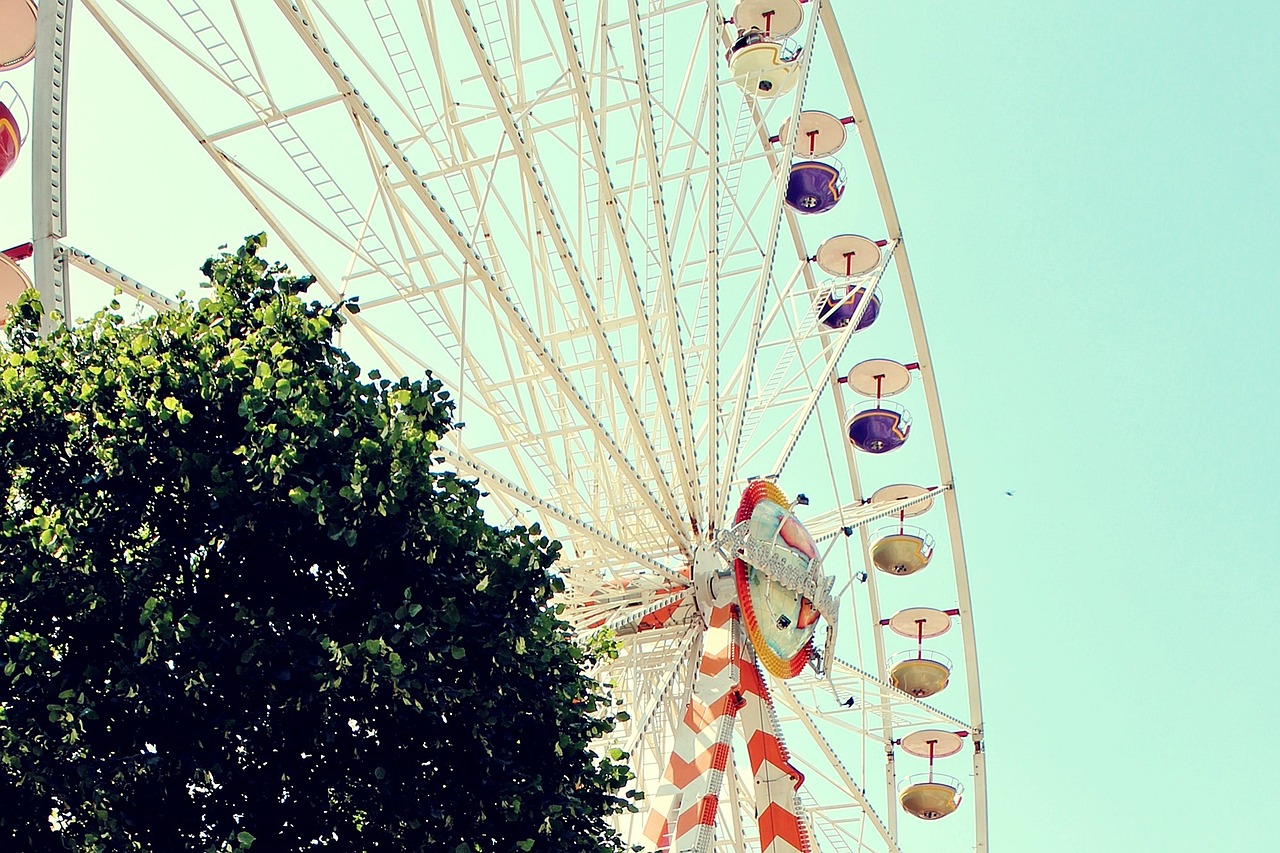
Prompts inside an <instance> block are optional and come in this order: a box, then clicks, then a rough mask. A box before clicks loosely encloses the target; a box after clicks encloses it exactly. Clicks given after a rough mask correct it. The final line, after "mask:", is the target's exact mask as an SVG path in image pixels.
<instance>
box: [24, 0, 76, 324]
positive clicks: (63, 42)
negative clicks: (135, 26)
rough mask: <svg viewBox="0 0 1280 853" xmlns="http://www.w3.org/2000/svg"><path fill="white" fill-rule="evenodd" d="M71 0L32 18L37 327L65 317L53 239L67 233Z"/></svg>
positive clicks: (50, 1)
mask: <svg viewBox="0 0 1280 853" xmlns="http://www.w3.org/2000/svg"><path fill="white" fill-rule="evenodd" d="M70 24H71V0H44V2H42V3H41V4H40V8H39V11H38V12H37V13H36V60H35V78H36V79H35V98H34V105H33V109H32V113H31V136H32V140H33V143H34V145H33V148H34V150H33V151H32V157H31V193H32V196H33V197H34V198H33V200H32V201H33V205H32V214H33V215H32V227H33V231H34V234H33V235H32V237H33V239H32V242H33V244H34V249H35V251H34V256H35V274H36V276H35V278H36V289H37V290H39V291H40V301H41V302H42V303H43V304H44V308H45V319H44V322H43V328H44V330H45V331H46V332H47V331H48V330H49V327H50V325H51V321H50V318H49V315H50V312H52V311H57V312H58V313H59V314H61V315H62V316H63V317H66V316H67V315H68V314H70V312H71V300H70V299H69V298H68V294H67V277H66V267H65V265H64V263H63V260H62V257H61V255H60V253H59V252H58V249H57V245H58V239H59V238H61V237H64V236H65V235H66V233H67V225H66V218H65V216H64V207H63V206H64V204H65V201H66V198H65V196H66V193H65V189H66V155H65V150H66V149H65V148H64V145H63V143H64V140H65V136H66V113H67V109H66V106H67V49H68V45H69V43H70V38H71V28H70Z"/></svg>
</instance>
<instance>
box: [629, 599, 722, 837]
mask: <svg viewBox="0 0 1280 853" xmlns="http://www.w3.org/2000/svg"><path fill="white" fill-rule="evenodd" d="M708 621H709V622H710V626H709V627H708V628H707V630H706V631H705V632H704V634H703V652H702V659H701V660H700V661H699V662H698V673H697V676H696V677H695V679H694V684H693V696H692V697H691V698H690V700H689V705H688V707H687V708H686V709H685V713H684V717H683V719H682V720H681V723H680V725H679V727H678V728H677V729H676V733H675V744H674V748H673V749H672V752H671V757H670V758H669V759H668V761H667V767H666V770H665V771H664V773H663V777H662V778H663V782H662V784H661V785H660V786H659V787H658V791H657V794H656V796H655V797H654V803H653V807H652V811H651V812H650V814H649V817H648V819H647V821H646V822H645V836H646V837H647V838H648V839H649V840H650V841H651V842H653V844H654V845H655V846H656V847H657V848H658V849H659V850H669V849H671V847H672V843H673V842H674V843H675V845H676V846H677V849H679V850H706V849H708V848H709V846H710V844H711V841H712V839H713V830H714V824H715V818H716V809H717V807H718V805H719V795H720V785H721V783H722V782H723V780H724V774H725V770H726V768H727V767H728V765H729V760H730V751H729V750H730V746H729V741H730V738H731V737H732V736H733V720H734V718H735V717H736V715H737V713H738V710H739V709H740V708H741V707H742V706H743V699H742V696H741V694H740V692H739V690H738V679H739V675H740V667H739V658H738V650H739V645H740V643H739V637H740V634H741V630H742V628H741V624H740V623H739V621H738V611H737V607H736V606H735V605H733V604H727V605H724V606H723V607H717V608H715V609H714V610H712V612H711V614H710V618H709V620H708Z"/></svg>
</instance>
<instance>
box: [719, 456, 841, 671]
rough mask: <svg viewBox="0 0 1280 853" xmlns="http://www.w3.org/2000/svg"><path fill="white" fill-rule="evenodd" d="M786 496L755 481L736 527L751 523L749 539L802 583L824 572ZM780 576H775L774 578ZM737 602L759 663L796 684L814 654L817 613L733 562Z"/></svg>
mask: <svg viewBox="0 0 1280 853" xmlns="http://www.w3.org/2000/svg"><path fill="white" fill-rule="evenodd" d="M788 505H789V504H788V501H787V499H786V497H785V496H784V495H783V493H782V490H781V489H779V488H778V487H777V486H775V485H774V484H773V483H771V482H769V481H767V480H756V481H755V482H753V483H751V484H750V485H749V486H747V488H746V491H745V492H743V495H742V501H741V502H740V503H739V504H738V512H737V515H736V516H735V521H734V523H735V524H741V523H742V522H744V521H747V522H749V524H748V527H747V535H748V537H749V538H750V539H752V540H754V542H755V543H756V544H757V545H759V544H763V545H766V546H768V547H767V550H766V553H768V555H769V560H770V561H772V562H775V563H777V564H779V565H781V566H784V567H785V568H786V571H787V572H788V573H791V574H794V575H795V576H799V577H804V576H809V575H813V574H815V573H819V572H821V565H822V564H821V561H820V560H819V559H818V546H817V544H816V543H815V542H814V541H813V537H812V536H810V535H809V531H808V530H806V529H805V527H804V525H803V524H801V523H800V521H799V520H798V519H797V518H796V517H795V516H794V515H792V513H791V511H790V510H789V509H788V508H787V507H788ZM775 574H776V572H775ZM734 577H735V581H736V584H737V588H738V600H739V603H740V605H741V607H742V617H743V624H744V626H745V627H746V632H747V637H748V639H750V641H751V645H752V647H753V648H754V649H755V651H756V656H757V657H758V658H759V660H760V663H761V664H762V665H763V666H764V668H765V669H767V670H768V671H769V672H770V673H771V674H773V675H774V676H776V677H778V678H792V677H794V676H796V675H798V674H799V673H800V671H801V670H803V669H804V666H805V664H806V663H808V662H809V657H810V656H811V655H812V653H813V635H814V632H815V631H816V630H817V622H818V611H817V609H816V608H815V607H814V605H813V602H811V601H809V599H807V598H805V597H804V596H803V595H801V594H800V592H799V591H798V590H796V589H793V588H791V587H790V586H788V585H786V584H784V583H782V582H781V581H780V580H778V579H777V578H776V577H775V576H774V575H773V574H771V573H770V572H768V571H765V570H764V569H762V568H760V567H757V566H756V565H753V564H752V563H751V562H750V558H748V559H739V560H735V561H734Z"/></svg>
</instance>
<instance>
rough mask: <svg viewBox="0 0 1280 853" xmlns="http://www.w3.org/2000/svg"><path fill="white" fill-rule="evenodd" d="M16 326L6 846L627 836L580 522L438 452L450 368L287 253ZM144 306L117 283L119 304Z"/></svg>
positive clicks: (5, 431) (7, 601)
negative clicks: (594, 659) (285, 262)
mask: <svg viewBox="0 0 1280 853" xmlns="http://www.w3.org/2000/svg"><path fill="white" fill-rule="evenodd" d="M264 242H265V240H264V237H263V236H261V235H259V236H258V237H252V238H249V239H248V240H247V242H246V244H245V246H243V247H242V248H240V249H239V250H238V251H237V252H235V253H234V254H229V253H222V254H221V255H220V256H219V257H217V258H213V259H210V261H209V262H208V263H207V264H206V265H205V267H204V272H205V274H206V276H208V277H209V279H210V280H211V283H212V292H211V295H210V296H209V297H208V298H205V299H201V300H200V302H199V304H198V305H194V304H191V303H188V302H184V303H183V304H182V305H181V307H179V308H178V309H176V310H173V311H170V312H167V313H164V314H161V315H159V316H156V317H152V318H149V319H147V320H144V321H139V322H126V321H125V320H124V319H123V318H122V317H121V316H120V315H119V314H118V313H112V311H104V312H101V313H99V314H97V315H95V316H94V317H93V318H92V319H90V320H88V321H86V322H85V323H83V324H80V325H69V326H63V327H61V328H59V329H58V330H56V331H54V332H53V333H52V334H51V335H50V336H49V337H48V338H46V339H40V338H39V337H38V336H37V333H36V330H37V328H38V320H39V312H40V306H39V303H38V302H37V301H36V300H35V298H34V295H33V294H29V295H28V296H26V297H24V298H23V300H22V301H21V302H20V303H19V305H18V306H17V309H16V314H15V318H14V319H13V320H12V321H11V323H10V327H9V329H8V330H7V332H8V338H9V347H8V348H7V349H0V500H2V501H3V502H4V511H3V518H2V520H0V640H3V649H2V650H0V667H3V675H2V676H0V803H2V804H3V805H2V806H0V848H3V849H6V850H49V849H59V848H65V849H72V850H77V851H98V850H111V851H116V850H157V851H159V850H206V851H233V850H244V849H248V848H250V847H252V848H254V849H255V850H267V851H288V850H301V849H309V848H311V847H314V846H317V845H319V846H328V847H330V848H333V849H340V850H397V851H398V850H432V851H437V850H439V851H451V853H452V851H459V853H460V852H461V851H472V850H474V851H480V850H484V851H504V850H523V851H528V850H533V851H555V852H556V853H559V851H600V850H619V849H621V846H620V842H619V841H618V839H617V838H616V837H615V836H614V835H613V833H612V832H611V831H609V830H607V829H606V828H605V824H604V822H603V817H604V816H605V815H606V814H608V813H612V812H615V811H618V810H620V809H624V808H627V807H628V806H627V803H626V801H625V800H624V799H622V798H620V797H619V796H618V794H617V792H618V791H619V790H620V789H621V787H622V786H623V785H624V783H625V781H626V778H627V771H626V769H625V768H624V767H623V766H621V765H620V764H618V763H615V762H613V761H611V760H609V759H607V758H604V759H602V758H598V757H597V756H595V755H594V754H593V753H592V752H591V751H590V750H589V748H588V742H589V741H591V740H592V739H593V738H596V737H598V736H600V735H601V734H604V733H607V732H608V731H609V730H610V729H611V728H612V725H613V717H612V716H611V712H610V710H609V700H608V698H607V697H606V696H605V695H604V694H603V693H602V691H601V689H600V688H599V687H598V686H597V685H596V684H595V683H594V682H592V681H590V680H589V679H587V678H586V677H584V676H583V674H582V672H583V665H584V664H585V663H587V662H589V660H590V658H591V656H592V655H595V654H607V653H608V651H607V650H603V651H602V650H601V649H595V650H586V649H584V648H583V647H581V646H579V645H578V644H577V643H576V642H575V641H574V639H573V637H572V635H571V634H570V633H569V630H568V628H567V626H566V625H565V624H564V623H563V622H562V621H560V620H559V619H558V618H557V617H556V615H555V610H554V608H553V607H552V606H550V605H549V603H548V602H549V599H550V597H551V596H552V595H553V594H554V592H555V591H557V589H558V584H559V581H558V580H557V579H556V578H555V576H554V574H553V573H549V571H548V570H549V568H550V567H551V565H552V563H553V561H554V559H555V557H556V554H557V551H558V547H559V546H558V544H557V543H551V542H548V541H547V540H546V539H545V538H541V537H540V536H539V533H538V531H537V529H536V527H535V528H534V529H532V530H525V529H521V528H516V529H514V530H507V531H503V530H499V529H496V528H494V527H492V526H490V525H488V524H486V523H485V520H484V518H483V516H482V514H481V511H480V510H479V509H478V508H477V500H478V498H479V493H478V492H477V490H476V488H475V487H474V485H473V484H471V483H469V482H467V481H464V480H462V479H459V478H458V477H457V476H455V475H454V474H452V473H448V472H444V471H439V470H436V469H435V468H434V467H433V462H432V453H433V451H434V448H435V447H436V443H437V441H439V439H440V437H441V435H442V434H443V433H444V432H445V431H446V430H447V429H448V428H449V423H450V421H449V418H450V413H451V404H450V402H449V401H448V399H447V397H448V395H447V393H446V392H444V391H442V389H441V385H440V383H439V382H438V381H437V380H435V379H432V378H431V377H430V375H428V376H427V377H426V378H425V380H421V381H410V380H408V379H400V380H398V381H391V380H388V379H382V378H381V377H379V376H378V375H377V374H376V373H373V374H370V376H371V377H372V381H366V380H365V379H364V378H362V374H361V371H360V369H359V368H358V367H357V366H356V365H355V364H354V363H352V362H351V360H350V359H349V358H348V357H347V356H346V355H345V354H344V353H343V352H342V351H341V350H339V349H338V348H336V347H335V345H334V334H335V332H336V331H337V330H338V329H339V328H340V327H341V326H342V324H343V313H342V312H343V311H344V310H354V306H353V305H351V304H350V303H346V304H339V305H323V304H321V303H318V302H310V303H307V302H305V301H304V300H303V299H301V298H300V294H301V293H302V292H303V291H304V290H305V288H306V286H307V285H308V284H309V283H310V280H309V279H305V278H304V279H295V278H292V277H290V276H289V275H288V273H287V270H286V269H285V268H284V267H282V266H279V265H268V264H267V263H265V262H264V261H263V260H261V259H259V258H258V257H257V252H258V249H259V248H260V247H261V246H262V245H263V243H264ZM113 310H118V306H113Z"/></svg>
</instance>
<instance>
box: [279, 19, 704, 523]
mask: <svg viewBox="0 0 1280 853" xmlns="http://www.w3.org/2000/svg"><path fill="white" fill-rule="evenodd" d="M277 6H278V8H279V9H280V10H281V11H282V12H283V13H284V15H285V17H286V18H287V19H288V20H289V22H290V23H291V25H292V26H293V27H294V29H295V30H296V31H297V32H298V34H299V36H300V37H302V38H303V39H304V41H305V42H306V44H307V45H308V48H309V50H310V51H311V52H312V54H313V55H314V56H315V57H316V59H317V61H319V62H320V64H321V66H322V68H323V70H324V71H325V72H326V73H327V74H328V76H329V77H330V79H331V82H332V84H333V85H334V86H336V87H337V88H338V89H339V91H343V92H345V93H346V94H348V95H353V94H354V87H353V86H352V84H351V83H350V81H349V80H348V79H347V78H346V76H345V75H344V74H343V73H342V69H341V67H340V65H339V64H338V62H337V60H334V59H333V58H332V57H331V56H330V55H329V54H328V52H327V48H326V46H325V44H324V41H323V39H322V38H321V36H320V33H318V32H316V31H315V30H314V29H313V28H312V26H311V24H310V23H304V20H305V19H304V17H303V13H302V12H301V11H299V10H298V9H296V8H293V7H290V6H288V4H286V3H284V2H283V0H280V2H278V3H277ZM350 108H351V110H352V112H353V114H355V115H356V116H357V117H358V118H359V119H360V120H361V123H362V124H364V126H365V127H366V128H367V129H369V130H371V131H375V132H374V134H373V135H374V136H375V138H376V139H377V141H378V143H379V145H380V147H381V149H382V151H383V154H384V156H386V157H387V159H389V160H390V161H391V162H392V164H393V165H394V166H395V167H396V168H397V169H398V170H399V171H400V172H401V174H402V175H403V177H404V179H405V180H406V181H407V182H409V183H408V188H409V190H410V191H411V192H412V194H413V195H414V196H415V197H416V198H417V201H418V202H419V203H420V204H422V205H423V206H424V207H426V208H427V212H428V213H429V214H430V216H431V217H432V219H434V221H435V224H436V226H437V227H438V228H439V229H440V230H441V231H442V232H444V233H445V234H446V235H448V237H449V238H450V239H451V241H452V242H453V244H454V247H455V248H456V249H457V250H458V251H459V252H460V253H461V254H462V256H463V259H464V261H465V263H466V264H467V265H468V266H469V267H470V268H471V271H472V273H473V274H474V275H475V276H476V277H477V279H478V280H479V281H480V282H482V283H483V285H484V287H485V288H486V290H487V291H488V295H489V297H490V301H491V302H492V303H495V304H497V305H498V307H499V309H500V310H501V311H502V312H503V313H504V314H505V317H506V319H507V320H508V322H509V325H510V328H511V329H513V330H514V331H515V332H516V334H517V336H518V338H519V340H520V341H521V342H522V344H523V345H524V347H525V348H526V351H527V352H528V353H529V354H530V355H531V356H533V361H534V363H535V364H536V365H538V367H539V368H540V369H541V370H542V371H544V372H545V373H546V374H547V375H548V377H549V378H550V379H551V381H552V383H553V384H554V385H555V386H556V389H557V391H558V392H559V393H560V394H561V395H562V396H563V398H564V400H565V402H566V403H567V404H568V408H569V410H572V411H574V412H575V413H576V414H577V416H578V417H580V418H581V419H582V421H583V422H584V423H585V424H587V425H589V427H590V428H591V429H592V430H593V431H594V434H595V436H596V438H597V440H598V446H599V448H600V450H601V451H602V452H603V453H604V455H605V456H606V457H608V458H609V459H610V461H611V463H612V464H613V466H615V470H617V472H618V473H620V474H621V475H622V476H623V477H624V478H626V479H628V480H629V481H630V482H631V485H632V487H633V489H634V490H635V494H636V495H637V496H638V497H640V498H641V500H642V501H644V502H646V503H648V504H649V509H650V511H651V512H652V513H653V518H654V520H655V521H656V523H657V524H658V525H659V526H660V527H662V528H664V529H665V530H666V531H667V533H668V534H669V535H670V536H671V537H672V539H674V540H675V541H677V542H687V538H686V534H685V532H684V530H683V529H682V528H681V526H680V525H679V524H678V523H677V521H676V516H673V515H672V513H671V509H670V508H671V506H672V504H673V502H672V500H671V496H670V494H669V491H668V490H667V489H666V481H665V480H662V479H659V478H651V479H650V480H649V481H646V480H644V479H642V478H641V475H640V474H639V472H638V471H637V470H636V468H634V467H633V465H632V462H631V459H630V457H629V456H628V454H627V453H626V452H625V451H624V450H623V448H622V447H621V446H620V445H619V444H618V443H617V441H616V440H615V439H614V438H613V436H612V434H611V432H610V430H609V429H608V428H607V427H606V425H605V423H604V422H603V421H602V420H601V419H600V416H599V415H598V414H597V413H596V412H595V411H593V409H592V408H591V406H590V403H589V402H588V400H587V398H586V396H585V395H584V394H583V393H582V391H581V390H579V388H577V387H576V386H575V384H574V382H573V381H572V379H571V377H570V376H569V374H568V372H567V371H566V369H565V367H564V366H563V364H562V363H561V362H560V360H558V359H557V357H556V355H555V354H554V353H553V351H552V350H551V349H550V348H549V347H548V345H547V344H546V343H545V342H544V341H543V340H542V338H541V337H540V336H539V334H538V333H537V332H536V331H535V329H534V327H533V325H532V324H531V323H530V322H529V320H528V319H527V318H526V317H525V316H524V315H523V314H522V313H521V312H520V311H519V309H518V308H517V306H516V304H515V302H514V301H513V299H512V297H511V294H510V293H509V292H508V291H506V290H505V289H504V288H503V287H502V286H501V284H500V283H499V282H498V281H497V279H496V278H495V276H494V273H493V272H492V271H491V270H489V269H488V268H487V267H486V266H485V264H484V262H483V260H482V259H481V258H480V256H479V255H478V254H477V252H476V250H475V248H474V247H472V246H471V245H470V244H468V243H467V241H466V239H465V237H464V236H463V235H462V233H461V232H460V231H459V230H458V229H457V227H456V226H454V225H453V223H452V222H451V221H450V218H449V216H448V214H447V213H446V211H445V210H444V208H443V207H442V206H441V205H440V202H439V200H438V199H437V198H436V197H435V196H434V195H432V194H431V193H429V192H428V191H427V188H426V186H425V182H423V181H421V180H417V179H416V178H417V176H416V175H413V174H412V169H411V167H410V166H409V163H408V160H407V158H406V157H405V156H404V155H403V154H402V153H401V152H400V151H399V150H398V148H397V147H396V145H395V143H394V142H393V141H391V140H390V139H389V138H388V137H387V135H386V134H379V133H377V132H376V130H375V129H376V128H377V126H378V124H379V122H378V121H377V119H376V118H375V117H374V116H373V113H372V111H371V110H370V108H369V106H368V105H367V103H366V102H363V101H361V102H360V103H358V104H357V103H355V102H354V101H352V102H350ZM655 484H656V485H657V486H658V488H659V492H660V494H663V498H664V499H663V503H665V506H664V505H663V503H660V502H659V499H658V498H656V497H655V496H654V495H653V492H652V491H651V488H653V486H654V485H655Z"/></svg>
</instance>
